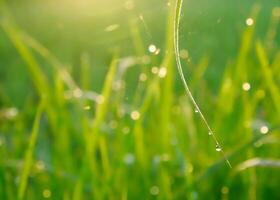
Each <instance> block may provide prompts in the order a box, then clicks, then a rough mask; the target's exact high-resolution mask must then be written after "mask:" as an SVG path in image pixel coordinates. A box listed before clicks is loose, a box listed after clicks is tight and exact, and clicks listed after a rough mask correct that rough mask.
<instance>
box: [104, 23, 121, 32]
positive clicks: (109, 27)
mask: <svg viewBox="0 0 280 200" xmlns="http://www.w3.org/2000/svg"><path fill="white" fill-rule="evenodd" d="M119 27H120V25H119V24H112V25H109V26H107V27H106V28H105V29H104V31H105V32H112V31H114V30H116V29H118V28H119Z"/></svg>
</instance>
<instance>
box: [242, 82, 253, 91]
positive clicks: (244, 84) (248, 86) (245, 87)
mask: <svg viewBox="0 0 280 200" xmlns="http://www.w3.org/2000/svg"><path fill="white" fill-rule="evenodd" d="M242 88H243V90H244V91H249V90H250V89H251V85H250V83H248V82H245V83H243V85H242Z"/></svg>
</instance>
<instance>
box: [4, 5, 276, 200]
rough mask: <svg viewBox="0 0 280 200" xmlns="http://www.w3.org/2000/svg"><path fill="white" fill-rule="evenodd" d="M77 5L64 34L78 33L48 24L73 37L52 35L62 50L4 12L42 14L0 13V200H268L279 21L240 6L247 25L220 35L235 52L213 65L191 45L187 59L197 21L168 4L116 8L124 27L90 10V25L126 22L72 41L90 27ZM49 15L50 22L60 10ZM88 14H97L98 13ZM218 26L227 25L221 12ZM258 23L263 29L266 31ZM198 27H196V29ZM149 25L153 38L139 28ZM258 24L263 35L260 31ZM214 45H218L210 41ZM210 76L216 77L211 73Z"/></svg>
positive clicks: (220, 54)
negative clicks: (245, 13) (76, 13)
mask: <svg viewBox="0 0 280 200" xmlns="http://www.w3.org/2000/svg"><path fill="white" fill-rule="evenodd" d="M35 2H36V3H35ZM86 2H87V1H85V2H84V4H78V3H77V4H74V3H73V2H71V5H72V4H73V5H72V6H73V8H72V7H71V6H70V4H69V7H67V8H69V9H70V7H71V9H73V10H75V9H78V8H76V7H78V5H79V6H80V7H82V8H81V9H83V11H84V13H82V14H80V15H79V17H81V18H82V19H79V20H80V21H79V20H78V19H77V21H79V22H83V23H84V24H83V23H82V24H80V25H79V26H78V23H77V24H75V23H76V22H75V20H73V18H71V15H70V14H69V13H71V12H70V11H71V9H70V11H67V12H66V11H65V13H64V14H62V13H59V12H58V13H59V14H57V16H56V17H55V19H56V20H60V19H61V18H63V17H65V18H66V19H64V20H66V21H67V23H70V24H72V25H75V26H74V28H73V27H72V29H71V31H72V32H75V33H76V34H77V35H76V37H73V38H72V37H71V36H70V35H71V34H74V33H72V32H71V33H69V32H68V31H67V29H64V30H62V31H61V32H60V33H63V34H64V37H63V38H64V39H65V41H67V44H66V43H62V44H61V46H60V48H57V47H58V46H59V45H58V44H55V45H54V47H52V45H51V43H52V39H51V38H50V37H49V35H48V34H50V33H49V32H51V31H52V30H51V28H50V27H48V26H49V24H48V23H50V24H51V23H52V22H48V21H47V20H46V19H44V17H46V16H44V14H43V13H37V14H38V20H39V21H40V20H42V21H44V20H46V21H45V22H48V23H46V24H44V25H42V27H41V28H42V30H44V31H42V32H40V33H38V32H37V33H36V31H35V28H34V27H33V25H36V23H37V22H36V19H32V20H31V21H30V26H31V27H32V28H30V27H29V24H26V23H27V21H26V19H27V18H28V15H24V14H23V13H21V12H17V11H18V10H20V6H17V5H22V6H23V7H25V6H26V7H25V8H28V9H30V10H29V11H32V12H34V9H32V8H33V6H34V7H36V8H38V10H37V11H39V10H40V9H41V11H42V10H44V9H46V8H45V7H43V8H40V5H43V4H40V3H38V2H37V1H26V2H25V3H21V4H17V5H15V3H13V2H9V3H8V4H7V5H5V4H4V3H1V5H0V6H1V7H0V8H1V13H0V27H1V32H0V41H2V42H3V44H4V46H1V47H0V48H1V52H3V54H2V55H5V56H2V55H0V56H1V59H3V65H2V64H1V68H0V73H1V74H0V75H1V80H0V106H1V107H0V199H31V200H32V199H48V198H49V199H65V200H67V199H74V200H78V199H122V200H126V199H279V198H280V196H279V191H278V190H279V189H278V187H279V181H280V173H279V168H280V167H279V162H280V161H279V156H280V151H279V139H280V138H279V137H280V135H279V127H280V126H279V125H280V124H279V114H280V107H279V102H280V89H279V83H280V76H279V74H280V67H279V66H280V50H279V37H280V36H279V27H278V23H279V16H280V14H279V13H280V11H279V7H276V6H275V5H276V4H274V2H273V1H269V2H268V3H264V4H257V5H254V6H252V4H250V3H246V4H245V3H244V6H246V7H248V9H249V7H250V8H252V10H251V13H250V14H248V16H246V18H248V19H249V21H247V25H246V23H244V21H246V18H245V19H243V21H242V22H243V23H244V24H243V25H242V26H240V27H241V28H240V27H239V29H238V30H239V31H238V32H237V34H233V33H232V34H233V35H226V36H227V37H228V38H229V39H228V40H227V42H228V44H232V41H231V39H232V38H233V37H236V38H237V36H239V37H238V38H240V43H238V44H234V45H236V47H234V45H233V46H230V51H228V52H234V53H231V54H225V53H224V52H226V50H223V49H221V48H218V49H216V48H214V46H215V45H217V44H216V43H218V42H217V41H214V44H213V43H211V41H212V39H213V38H211V36H207V34H206V35H204V32H203V31H202V32H203V37H201V38H199V39H197V40H196V41H195V42H197V43H196V45H194V46H192V45H191V44H192V43H193V41H190V39H189V38H193V39H195V38H196V37H198V36H192V34H189V33H188V31H190V30H189V28H190V27H186V26H188V25H190V24H192V23H191V21H188V20H189V19H190V18H192V16H196V11H195V10H191V8H192V7H194V8H195V7H196V6H197V4H195V3H194V2H193V1H190V2H189V1H186V2H184V4H182V5H181V4H180V3H182V1H181V0H178V2H177V3H179V4H177V9H176V8H175V7H176V2H175V1H168V2H169V3H168V4H166V3H164V6H163V5H162V3H161V4H160V3H158V1H147V2H146V1H143V2H140V1H139V2H137V3H136V1H135V2H134V1H125V2H122V5H124V7H125V9H126V11H127V13H119V15H114V13H113V11H112V10H102V9H100V11H99V10H98V9H97V10H96V12H97V14H100V15H102V16H104V15H109V17H110V18H118V17H119V18H122V17H123V18H124V20H126V21H127V23H126V24H125V25H124V24H121V25H119V24H115V23H112V24H111V25H110V26H107V24H106V23H107V22H106V19H107V18H104V19H103V20H104V21H102V23H103V24H101V25H100V24H99V23H96V24H94V26H95V27H96V29H97V30H99V29H98V27H99V26H101V27H102V34H99V36H98V37H97V35H94V37H93V36H92V35H91V34H89V33H87V34H85V33H84V32H82V30H80V29H84V30H87V28H88V24H87V23H90V22H87V19H88V18H87V17H85V16H84V15H89V16H90V17H89V18H90V19H95V18H94V17H92V15H90V14H91V13H92V10H91V9H90V8H89V6H86V5H87V3H86ZM116 2H118V3H120V2H119V1H116ZM199 2H203V1H198V3H199ZM218 2H219V1H218V0H217V1H213V2H212V3H213V5H216V4H217V3H218ZM250 2H251V3H252V2H253V1H250ZM52 3H53V2H52V1H50V3H49V4H46V5H45V6H46V7H47V8H49V7H51V6H52V5H53V4H52ZM64 3H65V2H64ZM111 3H112V5H111V7H114V6H117V4H118V3H113V2H111ZM60 4H62V5H64V4H63V1H62V0H61V1H58V2H57V3H55V4H54V5H55V6H56V7H54V8H53V9H54V10H55V9H61V8H60V7H59V5H60ZM120 4H121V3H120ZM154 4H155V5H157V6H162V7H163V8H164V9H165V10H163V11H159V10H157V8H156V6H154ZM89 5H95V6H96V7H97V8H99V6H100V7H102V6H104V5H106V2H93V3H92V4H91V3H89ZM146 5H147V6H150V7H152V6H154V7H155V11H154V12H158V13H156V14H155V15H156V19H157V21H156V22H155V23H151V22H150V21H149V20H146V15H148V14H146V13H141V12H140V11H138V10H137V9H135V6H136V7H137V8H139V9H140V8H141V6H143V7H144V11H145V9H147V8H146V7H145V6H146ZM249 5H250V6H249ZM268 5H269V6H268ZM180 6H182V7H180ZM208 6H209V5H208V4H205V5H204V4H203V5H201V8H202V9H203V8H208ZM224 6H225V7H227V5H224ZM108 7H109V6H107V7H106V8H108ZM218 8H219V7H215V9H218ZM108 9H109V8H108ZM116 9H123V8H119V7H116ZM181 9H182V10H181ZM215 9H214V8H213V10H215ZM232 9H235V10H234V11H237V10H238V9H237V8H235V7H233V8H232ZM244 9H245V8H244ZM188 11H189V12H188ZM22 12H23V11H22ZM68 12H69V13H68ZM110 12H112V13H110ZM138 12H140V13H138ZM161 12H164V17H163V18H161V16H163V14H162V13H161ZM213 12H214V11H213ZM189 13H192V15H190V14H189ZM97 14H96V15H97ZM64 15H65V16H64ZM182 15H183V16H184V15H186V17H182ZM213 15H215V12H214V14H213ZM270 15H271V16H272V17H271V18H270ZM19 16H22V19H21V18H20V17H19ZM43 16H44V17H43ZM174 16H175V21H174ZM227 16H228V18H226V17H225V20H227V19H231V17H233V18H234V19H236V21H238V20H240V16H238V15H237V14H234V16H231V13H230V11H229V13H228V15H227ZM249 16H250V18H249ZM263 16H269V17H266V18H265V19H266V20H267V21H264V19H263V18H262V17H263ZM49 17H50V16H49ZM60 17H61V18H60ZM91 17H92V18H91ZM153 17H154V15H153ZM206 17H207V16H206ZM211 17H213V16H212V15H210V14H209V19H203V20H206V22H207V23H206V24H208V23H209V24H210V23H211V22H212V21H211V20H212V19H211ZM97 18H98V17H97ZM180 18H181V19H180ZM214 18H215V17H214ZM127 19H129V20H127ZM159 19H160V20H159ZM248 19H247V20H248ZM71 20H72V21H71ZM112 20H114V19H112ZM118 20H120V21H121V20H122V19H118ZM203 20H202V21H203ZM222 20H223V19H222ZM250 20H252V21H251V22H253V23H251V22H250ZM62 21H63V20H62ZM89 21H91V20H89ZM179 21H180V24H181V25H180V27H181V28H180V27H179ZM185 21H186V22H185ZM229 22H230V21H229ZM268 22H269V23H268ZM161 23H165V24H166V26H165V27H164V29H163V30H162V29H160V30H154V29H153V28H151V27H156V25H158V26H160V25H161ZM174 23H175V24H174ZM218 23H220V21H219V20H218V22H217V24H218ZM151 24H152V25H155V26H152V25H151ZM264 24H269V25H267V27H266V28H265V29H264V28H263V26H264ZM61 26H62V27H63V25H61ZM76 26H77V27H79V28H76ZM204 26H207V25H205V24H204V25H203V23H201V24H197V25H195V26H193V28H194V29H195V28H197V27H198V28H201V30H202V28H203V27H204ZM23 27H24V28H23ZM260 27H261V28H260ZM33 28H34V30H33ZM221 28H223V29H224V30H226V29H227V28H228V27H227V26H226V24H223V25H221ZM103 29H104V30H103ZM115 29H116V30H115ZM118 29H121V30H119V31H120V32H118ZM33 31H34V32H33ZM79 31H81V32H82V33H80V32H79ZM121 31H124V32H125V34H128V35H125V36H126V37H125V39H124V40H121V41H122V42H123V43H124V41H127V40H128V41H129V42H127V43H130V44H127V43H125V44H122V43H121V42H118V39H120V38H122V37H123V36H124V32H121ZM173 31H175V36H174V35H173V34H174V33H173ZM89 32H90V31H89ZM96 32H98V31H96ZM190 32H191V31H190ZM68 34H70V35H68ZM93 34H96V33H95V32H94V33H93ZM106 34H108V35H106ZM217 34H218V30H217ZM209 35H210V33H209ZM82 36H84V37H85V39H84V38H83V37H82ZM155 36H157V37H155ZM163 36H165V38H164V39H162V38H163ZM187 36H188V37H187ZM226 36H225V35H224V34H223V35H218V37H219V38H221V40H222V39H223V37H226ZM57 37H59V36H58V35H57ZM185 37H187V39H185ZM35 38H36V39H35ZM69 38H70V39H69ZM74 38H75V39H74ZM179 39H180V40H179ZM76 40H77V41H76ZM174 41H175V53H174V44H173V42H174ZM200 41H201V43H200ZM202 41H209V44H210V47H213V49H211V50H209V49H208V48H206V51H204V52H203V53H202V54H200V53H197V54H196V53H193V52H196V50H195V49H194V50H193V49H192V48H191V47H193V48H195V47H196V46H203V45H204V44H203V43H202ZM95 42H96V43H95ZM188 42H189V43H188ZM186 43H188V44H187V45H186ZM100 44H101V45H100ZM152 44H153V45H155V46H152V47H151V49H150V50H149V45H152ZM56 45H58V46H56ZM188 45H189V46H188ZM221 45H222V46H223V45H226V44H221ZM277 45H278V46H277ZM186 46H187V47H186ZM154 47H155V48H156V49H154V50H153V48H154ZM179 47H180V48H179ZM91 48H93V50H94V52H95V53H92V49H91ZM185 48H187V49H185ZM181 50H184V51H181ZM199 51H200V50H199ZM199 51H197V52H199ZM69 52H71V53H73V54H71V53H69ZM70 54H71V55H73V59H72V60H71V59H70V60H69V55H70ZM224 54H225V55H224ZM176 56H177V57H176ZM70 57H71V56H70ZM176 59H177V63H175V60H176ZM223 59H225V60H226V62H225V63H223V62H222V61H221V60H223ZM219 62H221V63H223V66H221V67H217V68H215V65H216V64H217V63H219ZM69 63H70V64H69ZM176 64H177V65H178V64H179V71H180V75H179V74H178V73H177V70H176ZM4 65H5V67H4ZM213 67H214V69H212V68H213ZM183 68H184V70H183ZM211 70H214V72H215V73H214V74H213V72H211ZM20 72H21V73H20ZM184 75H185V77H186V79H187V80H185V77H184ZM6 76H7V78H6ZM180 76H181V78H182V79H183V81H184V82H185V83H184V85H182V83H181V80H180ZM2 77H3V79H2ZM23 80H25V81H23ZM212 80H215V81H214V82H213V81H212ZM15 83H17V84H15ZM14 84H15V85H14ZM184 86H185V88H184ZM184 89H185V90H187V92H188V95H189V96H185V90H184ZM190 91H192V94H191V93H190ZM15 97H16V98H15ZM189 97H190V98H189ZM194 99H196V101H197V103H196V101H194ZM197 105H199V106H200V107H198V106H197ZM196 110H197V111H198V112H196ZM202 113H203V114H202ZM204 116H205V117H204ZM206 119H207V121H206ZM208 124H209V125H208ZM205 125H206V126H205ZM210 126H211V128H210ZM209 132H210V135H209ZM216 137H217V138H218V141H219V143H218V141H217V139H216ZM213 139H214V141H213ZM215 145H218V147H215ZM220 145H221V146H222V147H223V149H222V153H223V154H222V155H221V154H220V151H221V150H220V149H219V148H220ZM227 159H228V161H229V162H230V164H231V165H232V168H229V167H228V165H227Z"/></svg>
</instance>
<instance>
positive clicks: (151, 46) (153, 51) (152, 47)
mask: <svg viewBox="0 0 280 200" xmlns="http://www.w3.org/2000/svg"><path fill="white" fill-rule="evenodd" d="M148 49H149V52H150V53H155V52H156V51H157V47H156V45H154V44H151V45H150V46H149V48H148Z"/></svg>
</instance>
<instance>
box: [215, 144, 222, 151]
mask: <svg viewBox="0 0 280 200" xmlns="http://www.w3.org/2000/svg"><path fill="white" fill-rule="evenodd" d="M216 151H218V152H219V151H222V147H221V146H220V145H219V144H216Z"/></svg>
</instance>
